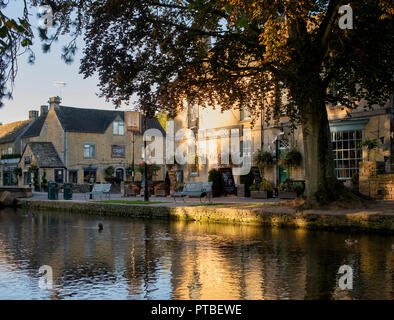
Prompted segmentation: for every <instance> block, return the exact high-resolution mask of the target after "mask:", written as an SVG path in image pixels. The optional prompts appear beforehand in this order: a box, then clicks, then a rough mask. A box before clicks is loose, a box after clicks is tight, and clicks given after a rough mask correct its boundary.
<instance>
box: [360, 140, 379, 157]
mask: <svg viewBox="0 0 394 320" xmlns="http://www.w3.org/2000/svg"><path fill="white" fill-rule="evenodd" d="M362 147H365V148H366V149H367V153H368V161H370V156H371V151H372V150H375V155H377V152H376V150H377V149H378V147H379V141H378V139H365V140H364V141H363V142H360V148H362Z"/></svg>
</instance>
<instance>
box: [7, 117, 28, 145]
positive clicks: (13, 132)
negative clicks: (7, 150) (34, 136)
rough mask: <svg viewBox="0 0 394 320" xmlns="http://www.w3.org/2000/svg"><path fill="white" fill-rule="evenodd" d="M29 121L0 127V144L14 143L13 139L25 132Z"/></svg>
mask: <svg viewBox="0 0 394 320" xmlns="http://www.w3.org/2000/svg"><path fill="white" fill-rule="evenodd" d="M29 123H30V120H26V121H17V122H12V123H8V124H3V125H1V126H0V143H10V142H14V141H15V139H17V138H18V136H19V135H20V134H21V133H22V132H23V130H25V128H26V127H27V126H28V125H29Z"/></svg>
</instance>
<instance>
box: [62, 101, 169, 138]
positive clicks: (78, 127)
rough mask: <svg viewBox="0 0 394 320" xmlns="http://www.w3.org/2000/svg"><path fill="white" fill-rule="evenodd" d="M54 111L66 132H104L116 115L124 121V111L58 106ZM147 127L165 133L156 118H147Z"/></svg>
mask: <svg viewBox="0 0 394 320" xmlns="http://www.w3.org/2000/svg"><path fill="white" fill-rule="evenodd" d="M55 112H56V115H57V117H58V119H59V121H60V123H61V125H62V128H63V130H64V131H66V132H83V133H105V131H106V130H107V129H108V127H109V126H110V125H111V123H112V122H113V121H114V120H115V119H116V118H117V117H118V116H119V117H120V119H122V120H123V121H124V111H115V110H98V109H84V108H74V107H65V106H59V107H55ZM148 128H149V129H159V130H160V131H161V132H162V134H163V135H165V130H164V129H163V127H162V126H161V125H160V123H159V121H158V120H157V119H148Z"/></svg>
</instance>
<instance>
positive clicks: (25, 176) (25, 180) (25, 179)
mask: <svg viewBox="0 0 394 320" xmlns="http://www.w3.org/2000/svg"><path fill="white" fill-rule="evenodd" d="M23 184H24V185H29V184H31V173H30V172H24V173H23Z"/></svg>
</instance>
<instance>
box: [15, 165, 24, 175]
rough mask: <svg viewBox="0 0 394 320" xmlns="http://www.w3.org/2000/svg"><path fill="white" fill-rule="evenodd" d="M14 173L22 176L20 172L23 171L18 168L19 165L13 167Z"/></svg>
mask: <svg viewBox="0 0 394 320" xmlns="http://www.w3.org/2000/svg"><path fill="white" fill-rule="evenodd" d="M14 174H15V175H16V176H19V177H20V176H22V174H23V172H22V168H20V167H15V169H14Z"/></svg>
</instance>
